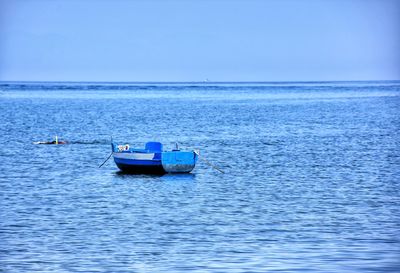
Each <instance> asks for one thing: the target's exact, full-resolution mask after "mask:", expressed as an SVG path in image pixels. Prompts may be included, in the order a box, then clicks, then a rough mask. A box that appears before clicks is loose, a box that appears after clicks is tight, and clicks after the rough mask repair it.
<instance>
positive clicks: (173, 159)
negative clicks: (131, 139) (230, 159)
mask: <svg viewBox="0 0 400 273" xmlns="http://www.w3.org/2000/svg"><path fill="white" fill-rule="evenodd" d="M112 149H113V156H114V162H115V164H116V165H117V167H118V168H119V169H120V170H121V171H123V172H127V173H145V174H164V173H188V172H191V171H192V170H193V168H194V167H195V164H196V161H197V154H196V153H195V152H194V151H180V150H172V151H165V152H164V151H162V144H161V143H159V142H148V143H147V144H146V148H145V149H132V148H129V145H127V144H126V145H118V146H117V145H116V144H114V143H112Z"/></svg>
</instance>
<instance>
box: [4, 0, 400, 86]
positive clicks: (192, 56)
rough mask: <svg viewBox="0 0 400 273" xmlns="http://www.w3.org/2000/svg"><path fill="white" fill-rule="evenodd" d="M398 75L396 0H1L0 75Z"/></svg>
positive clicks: (399, 8)
mask: <svg viewBox="0 0 400 273" xmlns="http://www.w3.org/2000/svg"><path fill="white" fill-rule="evenodd" d="M206 78H207V79H209V80H210V81H307V80H399V79H400V1H398V0H314V1H311V0H308V1H306V0H304V1H301V0H292V1H290V0H275V1H268V0H229V1H228V0H198V1H196V0H175V1H168V0H136V1H135V0H131V1H128V0H127V1H122V0H113V1H111V0H110V1H105V0H0V80H3V81H6V80H28V81H34V80H37V81H41V80H49V81H202V80H204V79H206Z"/></svg>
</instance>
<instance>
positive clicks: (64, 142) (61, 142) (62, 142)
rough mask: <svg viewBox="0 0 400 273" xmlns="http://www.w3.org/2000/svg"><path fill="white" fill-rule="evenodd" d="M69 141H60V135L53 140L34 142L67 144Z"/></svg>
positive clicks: (37, 142)
mask: <svg viewBox="0 0 400 273" xmlns="http://www.w3.org/2000/svg"><path fill="white" fill-rule="evenodd" d="M67 143H68V142H66V141H59V140H58V136H55V139H54V140H53V141H36V142H33V144H54V145H60V144H67Z"/></svg>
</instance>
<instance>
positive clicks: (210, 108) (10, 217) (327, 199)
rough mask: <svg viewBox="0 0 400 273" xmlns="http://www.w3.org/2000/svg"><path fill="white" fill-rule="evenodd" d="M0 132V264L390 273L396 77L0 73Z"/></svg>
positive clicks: (399, 214) (398, 129)
mask: <svg viewBox="0 0 400 273" xmlns="http://www.w3.org/2000/svg"><path fill="white" fill-rule="evenodd" d="M0 132H1V134H0V144H1V145H0V272H276V271H279V272H399V271H400V82H342V83H340V82H339V83H330V82H319V83H246V84H244V83H241V84H240V83H225V84H213V83H207V84H199V83H197V84H196V83H181V84H172V83H171V84H156V83H140V84H89V83H80V84H78V83H69V84H63V83H53V84H49V83H0ZM55 135H58V136H59V138H61V139H64V140H67V141H69V142H70V144H69V145H58V146H52V145H33V144H32V142H34V141H46V140H52V138H53V137H54V136H55ZM110 136H113V138H114V140H116V141H118V142H120V143H130V144H131V146H137V147H142V146H143V145H144V143H145V142H146V141H150V140H155V141H161V142H163V143H164V147H165V148H172V147H173V144H174V143H175V142H178V143H179V144H180V146H181V147H182V148H188V149H192V148H198V149H200V152H201V154H202V156H203V158H205V159H207V160H209V161H211V162H212V163H213V164H215V165H216V166H218V167H219V168H221V169H222V170H224V171H225V174H221V173H219V172H217V171H215V170H213V169H211V168H210V167H209V166H208V165H207V164H205V163H204V161H203V162H202V161H199V162H198V164H197V166H196V168H195V169H194V171H193V172H192V173H191V174H187V175H164V176H147V175H125V174H122V173H120V172H118V169H117V167H116V166H115V164H114V162H113V161H111V160H110V161H109V162H107V163H106V164H105V165H104V166H103V167H102V168H100V169H99V168H98V166H99V164H101V163H102V162H103V161H104V159H106V158H107V156H108V155H109V153H110V144H109V143H110Z"/></svg>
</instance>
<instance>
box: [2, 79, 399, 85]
mask: <svg viewBox="0 0 400 273" xmlns="http://www.w3.org/2000/svg"><path fill="white" fill-rule="evenodd" d="M398 81H400V79H397V80H301V81H292V80H289V81H55V80H51V81H39V80H34V81H26V80H22V81H19V80H11V81H7V80H6V81H4V80H0V84H4V83H5V84H7V83H33V84H35V83H72V84H74V83H87V84H146V83H151V84H185V83H191V84H225V83H236V84H246V83H271V84H274V83H334V82H337V83H343V82H398Z"/></svg>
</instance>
